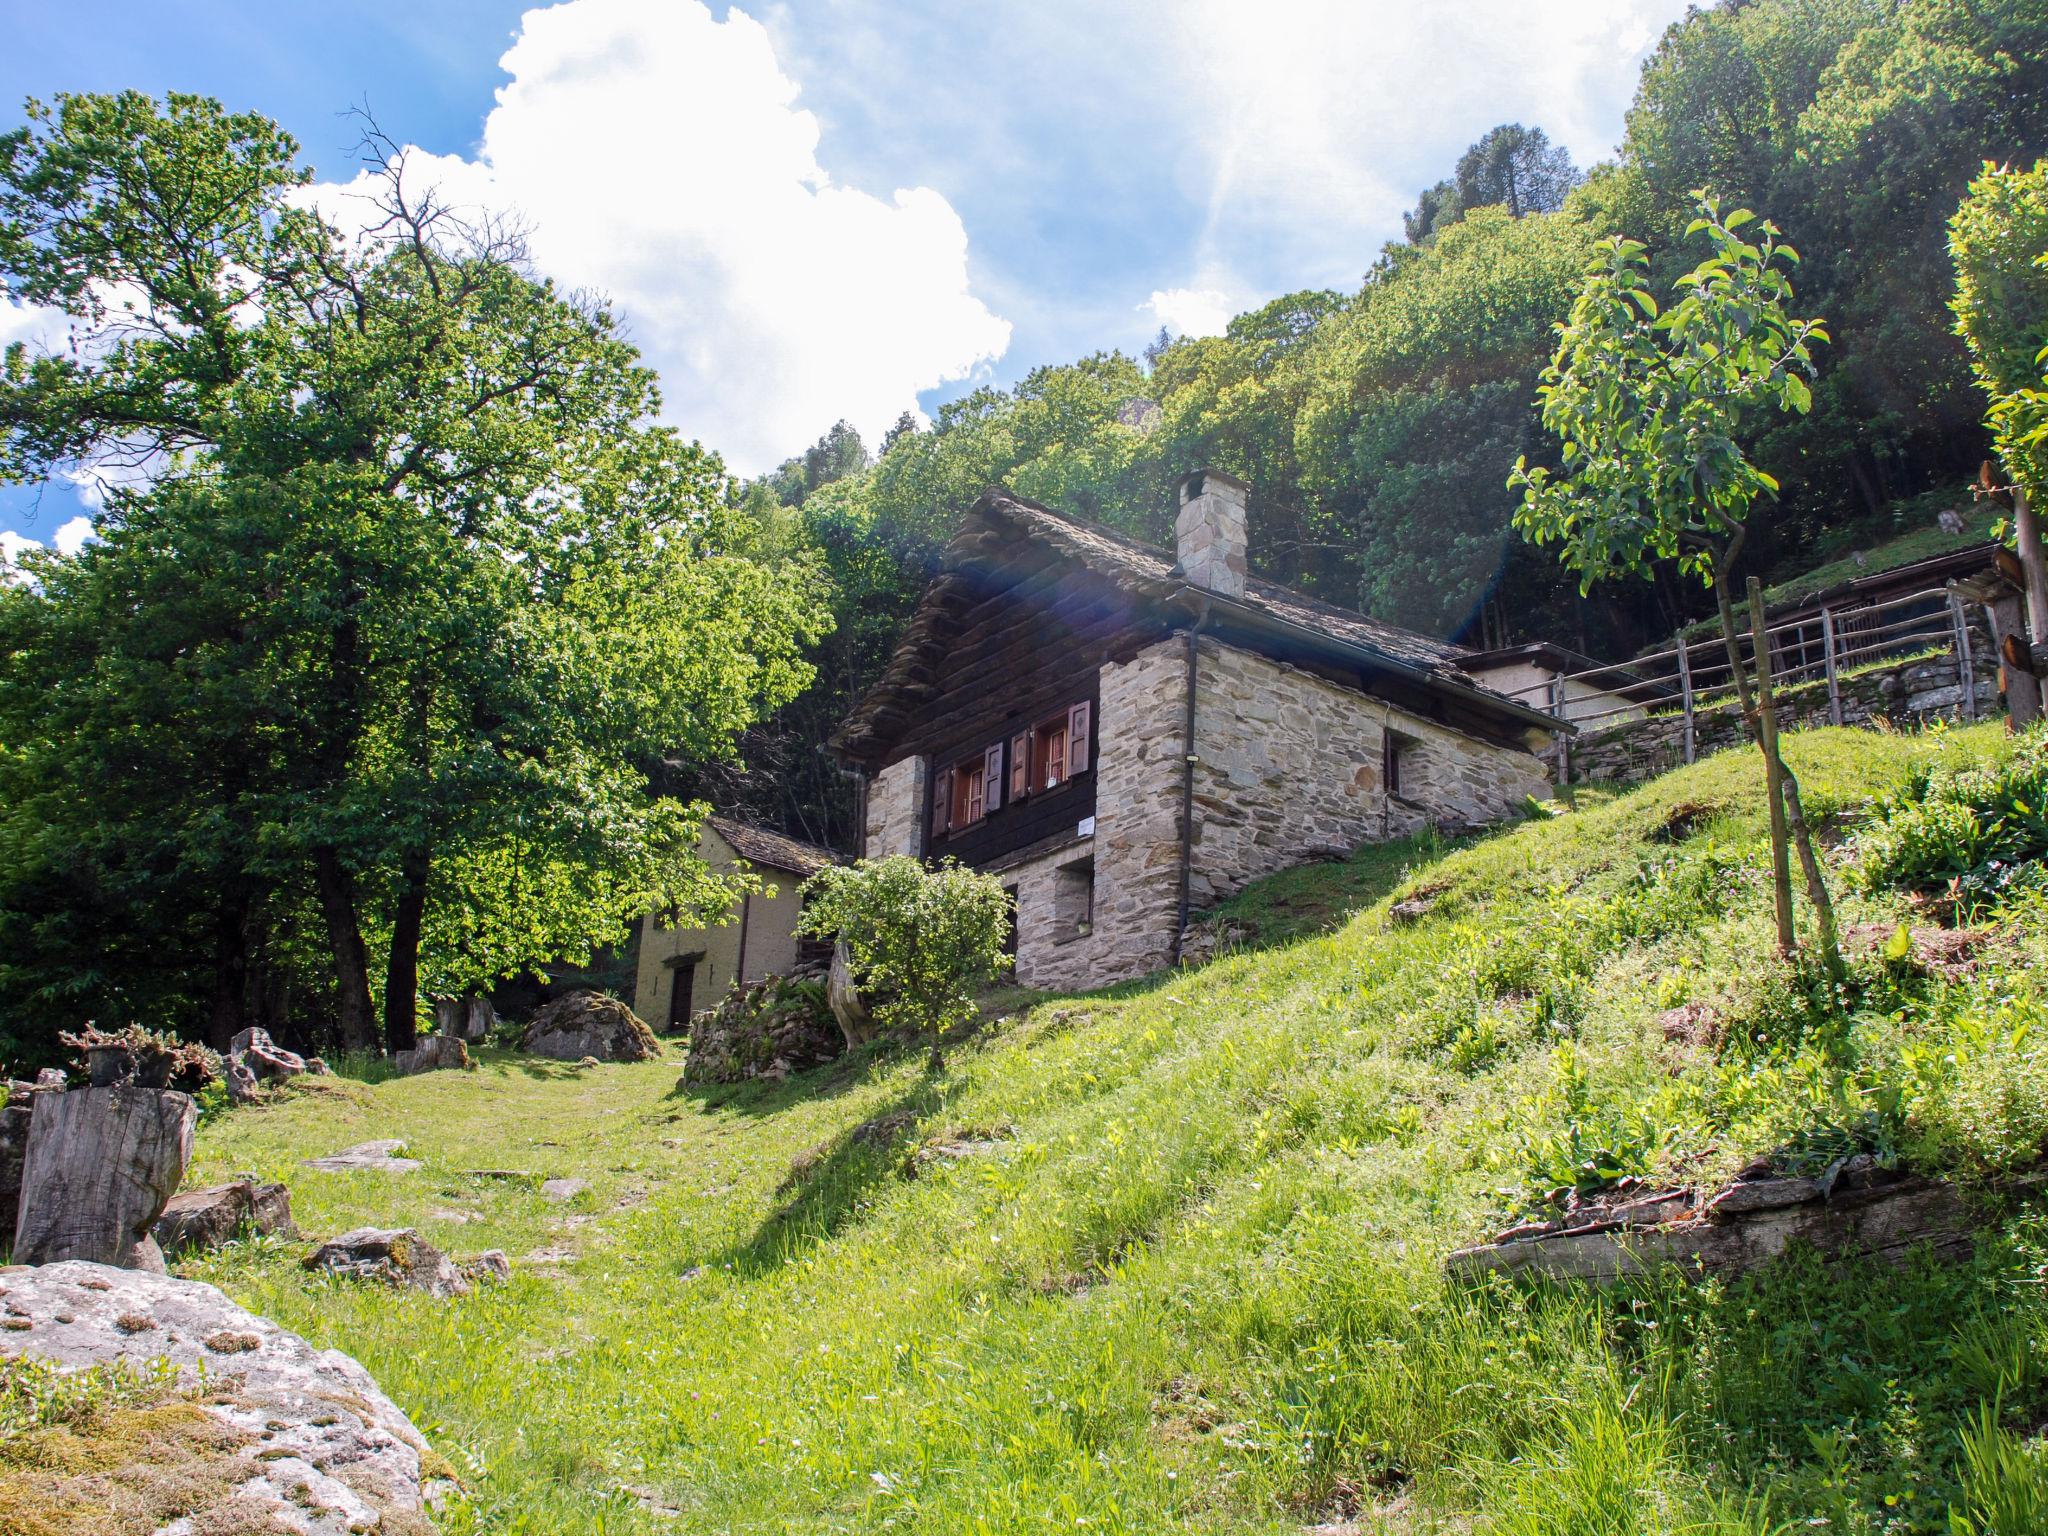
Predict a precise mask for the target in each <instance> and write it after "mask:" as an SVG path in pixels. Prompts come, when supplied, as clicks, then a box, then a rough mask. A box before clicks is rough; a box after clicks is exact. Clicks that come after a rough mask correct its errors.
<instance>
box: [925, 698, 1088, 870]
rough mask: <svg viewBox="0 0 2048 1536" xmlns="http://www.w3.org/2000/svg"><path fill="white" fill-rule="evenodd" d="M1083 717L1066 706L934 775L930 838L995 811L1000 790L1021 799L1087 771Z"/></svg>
mask: <svg viewBox="0 0 2048 1536" xmlns="http://www.w3.org/2000/svg"><path fill="white" fill-rule="evenodd" d="M1089 714H1090V706H1089V705H1088V704H1087V703H1085V702H1084V703H1080V704H1070V705H1068V706H1067V707H1066V708H1065V709H1063V710H1061V711H1060V712H1059V713H1058V714H1056V715H1054V716H1053V717H1052V718H1050V719H1048V720H1045V721H1042V722H1040V723H1039V724H1038V725H1037V726H1035V727H1033V728H1032V729H1031V730H1028V731H1020V732H1019V733H1018V734H1016V735H1014V736H1012V737H1010V738H1009V740H1008V741H998V742H994V743H992V744H990V745H989V746H986V747H984V748H982V749H981V751H979V752H976V753H974V754H973V755H972V756H969V757H965V758H961V759H960V760H958V761H956V762H954V763H952V764H950V765H948V766H946V767H943V768H940V769H938V770H937V771H936V772H934V773H933V775H932V836H933V837H944V836H945V835H946V834H947V833H949V832H958V831H961V830H963V829H965V828H967V827H971V826H973V825H975V823H977V822H980V821H983V820H985V819H986V818H987V817H989V816H991V815H993V814H994V813H995V812H997V811H999V810H1001V809H1002V808H1003V800H1004V789H1005V786H1007V787H1008V791H1009V795H1008V798H1010V799H1011V800H1021V799H1023V798H1024V797H1025V796H1027V795H1030V794H1033V793H1042V792H1043V791H1045V790H1048V789H1057V788H1058V787H1059V786H1060V785H1062V784H1064V783H1066V782H1067V781H1068V780H1069V779H1071V778H1073V777H1074V775H1076V774H1078V773H1085V772H1087V771H1088V762H1089V757H1090V755H1091V750H1090V749H1091V738H1090V731H1089ZM1006 752H1007V754H1008V755H1007V756H1005V753H1006Z"/></svg>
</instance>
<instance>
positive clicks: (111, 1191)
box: [14, 1083, 199, 1274]
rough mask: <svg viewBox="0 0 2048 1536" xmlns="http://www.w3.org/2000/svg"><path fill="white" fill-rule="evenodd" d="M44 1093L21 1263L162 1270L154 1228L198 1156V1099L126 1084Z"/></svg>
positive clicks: (17, 1236) (26, 1185)
mask: <svg viewBox="0 0 2048 1536" xmlns="http://www.w3.org/2000/svg"><path fill="white" fill-rule="evenodd" d="M35 1097H36V1105H35V1114H34V1117H33V1118H32V1119H31V1121H30V1123H29V1136H28V1160H27V1164H26V1166H25V1167H24V1168H23V1170H22V1180H21V1216H20V1219H19V1221H18V1222H17V1224H16V1226H15V1232H14V1262H15V1263H17V1264H52V1263H56V1262H57V1261H58V1260H60V1259H83V1260H86V1261H88V1262H90V1263H94V1264H112V1265H114V1266H116V1267H118V1268H121V1269H143V1270H148V1271H150V1272H152V1273H154V1274H162V1273H163V1272H164V1256H163V1253H162V1251H161V1250H160V1249H158V1247H157V1245H156V1239H155V1238H154V1237H153V1236H151V1235H150V1229H151V1228H152V1227H153V1226H154V1225H155V1224H156V1219H157V1217H159V1216H161V1215H162V1214H163V1210H164V1206H165V1205H166V1204H168V1203H169V1201H170V1198H171V1196H172V1195H174V1194H175V1193H177V1189H178V1181H179V1180H180V1179H182V1178H183V1177H184V1176H185V1164H186V1163H187V1162H188V1161H189V1160H190V1159H191V1156H192V1132H193V1128H194V1127H195V1126H197V1125H198V1123H199V1110H198V1107H197V1106H196V1105H195V1104H193V1102H192V1097H191V1095H190V1094H184V1093H174V1092H171V1091H168V1090H164V1089H155V1088H138V1087H136V1086H135V1085H134V1084H133V1083H121V1084H117V1085H115V1086H114V1087H111V1088H78V1089H73V1090H72V1091H71V1092H69V1093H51V1092H48V1091H47V1090H46V1091H43V1092H40V1093H38V1094H37V1095H36V1096H35Z"/></svg>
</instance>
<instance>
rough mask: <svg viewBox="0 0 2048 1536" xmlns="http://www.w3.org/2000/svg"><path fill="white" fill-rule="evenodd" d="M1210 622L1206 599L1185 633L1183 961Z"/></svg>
mask: <svg viewBox="0 0 2048 1536" xmlns="http://www.w3.org/2000/svg"><path fill="white" fill-rule="evenodd" d="M1208 622H1209V600H1208V599H1207V598H1203V599H1202V611H1201V613H1200V615H1199V616H1197V618H1196V619H1195V622H1194V623H1193V624H1191V625H1190V626H1189V627H1188V628H1187V629H1186V630H1185V631H1184V633H1185V634H1186V636H1187V657H1188V666H1187V687H1186V693H1187V714H1186V716H1185V717H1184V719H1183V720H1182V723H1181V753H1180V903H1179V916H1178V917H1177V919H1176V920H1175V922H1174V925H1173V963H1174V964H1175V965H1179V964H1180V952H1181V946H1182V945H1183V944H1185V943H1186V942H1187V937H1188V881H1189V879H1190V877H1191V875H1192V873H1193V869H1194V862H1195V684H1196V682H1197V681H1198V679H1199V677H1200V674H1201V654H1202V652H1201V645H1200V642H1199V640H1198V639H1197V636H1199V635H1200V634H1201V632H1202V626H1203V625H1204V624H1206V623H1208Z"/></svg>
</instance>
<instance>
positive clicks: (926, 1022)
mask: <svg viewBox="0 0 2048 1536" xmlns="http://www.w3.org/2000/svg"><path fill="white" fill-rule="evenodd" d="M803 896H804V910H803V915H802V916H801V917H800V918H799V919H798V920H797V930H798V932H800V933H808V934H812V935H815V936H816V937H819V938H828V939H829V938H837V939H838V940H840V941H841V942H842V943H844V944H845V945H846V953H847V958H848V960H849V961H850V962H851V963H852V966H853V976H854V981H855V982H856V984H858V985H859V986H860V988H861V989H862V991H863V992H867V993H870V994H872V996H873V1006H874V1011H875V1018H876V1021H877V1022H878V1023H880V1024H881V1025H882V1026H883V1027H884V1028H887V1029H900V1030H902V1031H904V1032H905V1033H906V1034H917V1035H922V1036H924V1037H925V1038H927V1039H928V1040H929V1042H930V1044H931V1049H932V1065H933V1067H934V1068H937V1067H938V1066H939V1065H940V1063H941V1056H940V1037H941V1036H943V1035H944V1034H945V1032H946V1031H947V1030H949V1029H955V1028H958V1027H959V1026H961V1025H963V1024H965V1023H967V1022H968V1021H969V1020H970V1019H972V1018H973V1017H974V995H975V993H976V992H978V991H979V990H980V989H981V988H983V987H985V986H987V985H988V984H989V983H990V982H992V981H993V980H994V979H995V977H996V973H997V971H998V970H999V969H1000V967H1001V966H1002V963H1003V941H1004V939H1005V938H1006V936H1007V935H1008V933H1009V924H1010V899H1009V897H1008V896H1007V895H1005V894H1004V892H1003V888H1002V885H1001V884H1000V883H999V882H998V881H996V880H995V879H993V878H992V877H991V876H988V875H982V874H977V873H975V872H974V871H973V870H971V869H967V868H965V867H963V866H961V865H959V864H956V863H954V862H953V861H951V860H950V859H949V860H947V861H946V862H945V863H943V864H941V865H940V866H939V867H938V868H936V869H930V870H928V869H926V868H925V867H924V866H923V865H922V864H920V863H918V861H917V860H915V859H912V858H906V857H904V856H902V855H900V854H899V855H896V856H895V857H892V858H886V859H867V860H863V861H862V862H861V863H859V864H855V865H852V866H850V867H849V866H838V867H834V868H832V869H827V870H822V871H820V872H819V873H818V874H816V875H813V876H812V877H811V878H810V880H809V881H807V882H806V883H805V885H804V890H803Z"/></svg>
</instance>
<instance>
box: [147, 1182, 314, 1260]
mask: <svg viewBox="0 0 2048 1536" xmlns="http://www.w3.org/2000/svg"><path fill="white" fill-rule="evenodd" d="M245 1233H261V1234H264V1235H266V1236H268V1235H273V1234H274V1235H276V1236H280V1237H297V1236H298V1230H297V1229H296V1228H295V1227H293V1225H292V1197H291V1191H289V1190H288V1189H286V1188H285V1187H284V1186H283V1185H282V1184H258V1183H256V1182H255V1181H254V1180H251V1179H241V1180H237V1181H236V1182H235V1183H233V1184H215V1185H213V1186H212V1187H210V1188H208V1189H188V1190H181V1191H180V1192H179V1193H177V1194H175V1195H173V1196H171V1198H170V1202H169V1204H167V1205H165V1207H164V1213H163V1215H161V1216H159V1217H157V1219H156V1228H155V1234H156V1242H157V1246H158V1247H159V1248H161V1249H162V1250H163V1251H164V1253H165V1254H166V1255H176V1254H179V1253H189V1252H195V1251H203V1250H205V1249H209V1248H218V1247H220V1246H221V1245H222V1244H223V1243H228V1242H232V1241H233V1240H234V1239H235V1238H237V1237H240V1236H242V1235H244V1234H245Z"/></svg>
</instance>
